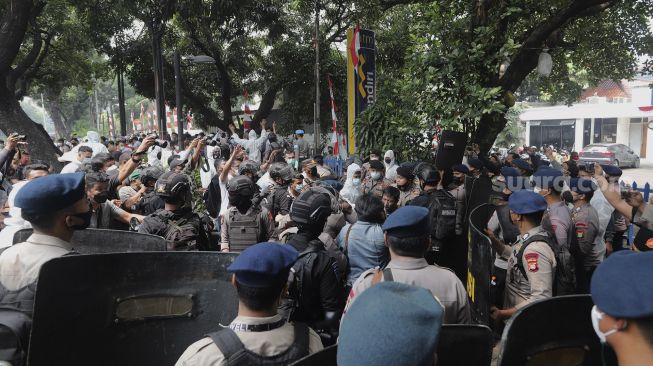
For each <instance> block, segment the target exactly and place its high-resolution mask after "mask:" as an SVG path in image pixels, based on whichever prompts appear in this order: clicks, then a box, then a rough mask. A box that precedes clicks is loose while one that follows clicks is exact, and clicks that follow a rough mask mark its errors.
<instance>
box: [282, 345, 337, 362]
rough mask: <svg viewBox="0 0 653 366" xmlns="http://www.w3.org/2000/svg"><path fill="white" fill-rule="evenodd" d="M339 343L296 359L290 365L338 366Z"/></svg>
mask: <svg viewBox="0 0 653 366" xmlns="http://www.w3.org/2000/svg"><path fill="white" fill-rule="evenodd" d="M337 356H338V345H337V344H334V345H332V346H329V347H326V348H325V349H323V350H321V351H320V352H316V353H313V354H312V355H308V356H306V357H304V358H302V359H301V360H298V361H295V362H293V363H291V364H290V366H336V365H337V364H338V357H337Z"/></svg>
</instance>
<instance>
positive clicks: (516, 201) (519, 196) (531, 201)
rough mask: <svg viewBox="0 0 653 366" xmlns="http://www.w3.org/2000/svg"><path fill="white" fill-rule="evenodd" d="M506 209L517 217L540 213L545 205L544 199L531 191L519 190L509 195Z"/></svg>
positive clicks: (544, 208)
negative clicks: (508, 208)
mask: <svg viewBox="0 0 653 366" xmlns="http://www.w3.org/2000/svg"><path fill="white" fill-rule="evenodd" d="M508 207H510V209H511V210H512V211H513V212H514V213H516V214H519V215H523V214H530V213H534V212H542V211H544V210H546V207H547V204H546V200H545V199H544V197H542V196H540V195H539V194H537V193H535V192H533V191H527V190H521V191H517V192H515V193H513V194H511V195H510V198H508Z"/></svg>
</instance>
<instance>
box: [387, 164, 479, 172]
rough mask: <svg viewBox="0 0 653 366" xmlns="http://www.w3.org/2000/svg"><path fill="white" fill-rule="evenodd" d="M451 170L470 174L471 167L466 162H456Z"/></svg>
mask: <svg viewBox="0 0 653 366" xmlns="http://www.w3.org/2000/svg"><path fill="white" fill-rule="evenodd" d="M397 170H398V169H397ZM451 170H452V171H454V172H460V173H463V174H469V168H468V167H467V165H465V164H456V165H454V166H452V167H451Z"/></svg>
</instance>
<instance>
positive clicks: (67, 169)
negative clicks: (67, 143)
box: [61, 160, 82, 174]
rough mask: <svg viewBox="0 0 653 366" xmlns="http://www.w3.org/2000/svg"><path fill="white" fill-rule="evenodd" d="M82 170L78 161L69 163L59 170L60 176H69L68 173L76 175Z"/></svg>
mask: <svg viewBox="0 0 653 366" xmlns="http://www.w3.org/2000/svg"><path fill="white" fill-rule="evenodd" d="M81 169H82V162H81V161H79V160H73V161H71V162H70V163H68V164H66V166H64V167H63V169H61V174H70V173H77V172H78V171H80V170H81Z"/></svg>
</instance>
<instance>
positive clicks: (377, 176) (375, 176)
mask: <svg viewBox="0 0 653 366" xmlns="http://www.w3.org/2000/svg"><path fill="white" fill-rule="evenodd" d="M370 177H371V178H372V180H380V179H381V173H380V172H372V173H370Z"/></svg>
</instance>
